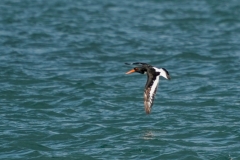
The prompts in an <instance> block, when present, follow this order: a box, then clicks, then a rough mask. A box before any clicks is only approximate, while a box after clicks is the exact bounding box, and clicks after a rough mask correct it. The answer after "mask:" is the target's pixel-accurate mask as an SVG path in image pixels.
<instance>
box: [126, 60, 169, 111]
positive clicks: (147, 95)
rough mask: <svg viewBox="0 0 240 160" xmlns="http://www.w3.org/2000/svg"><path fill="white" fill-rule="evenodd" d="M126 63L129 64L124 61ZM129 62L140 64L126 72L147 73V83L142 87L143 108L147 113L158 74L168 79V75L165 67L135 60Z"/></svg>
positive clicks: (151, 103)
mask: <svg viewBox="0 0 240 160" xmlns="http://www.w3.org/2000/svg"><path fill="white" fill-rule="evenodd" d="M126 64H127V65H130V64H129V63H126ZM131 64H133V65H140V67H135V68H133V69H132V70H130V71H129V72H127V73H126V74H130V73H133V72H138V73H141V74H145V73H146V74H147V77H148V78H147V83H146V85H145V89H144V108H145V111H146V113H147V114H149V113H150V112H151V108H152V105H153V101H154V96H155V94H156V91H157V88H158V83H159V78H160V76H163V77H164V78H166V79H168V80H170V75H169V73H168V71H167V70H166V69H165V68H156V67H153V66H151V65H149V64H147V63H140V62H135V63H131Z"/></svg>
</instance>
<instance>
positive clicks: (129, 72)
mask: <svg viewBox="0 0 240 160" xmlns="http://www.w3.org/2000/svg"><path fill="white" fill-rule="evenodd" d="M133 72H135V70H134V69H132V70H130V71H128V72H127V73H126V74H131V73H133Z"/></svg>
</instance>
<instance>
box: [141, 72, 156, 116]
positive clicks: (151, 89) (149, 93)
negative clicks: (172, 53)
mask: <svg viewBox="0 0 240 160" xmlns="http://www.w3.org/2000/svg"><path fill="white" fill-rule="evenodd" d="M158 83H159V75H148V80H147V83H146V86H145V90H144V108H145V111H146V113H147V114H149V113H150V112H151V108H152V105H153V101H154V96H155V94H156V91H157V88H158Z"/></svg>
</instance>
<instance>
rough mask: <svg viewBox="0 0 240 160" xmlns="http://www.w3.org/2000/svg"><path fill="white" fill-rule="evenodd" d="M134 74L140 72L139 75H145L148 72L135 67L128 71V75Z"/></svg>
mask: <svg viewBox="0 0 240 160" xmlns="http://www.w3.org/2000/svg"><path fill="white" fill-rule="evenodd" d="M133 72H138V73H141V74H144V73H146V72H147V70H146V69H145V68H143V67H135V68H133V69H132V70H130V71H128V72H127V73H126V74H131V73H133Z"/></svg>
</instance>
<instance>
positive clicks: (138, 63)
mask: <svg viewBox="0 0 240 160" xmlns="http://www.w3.org/2000/svg"><path fill="white" fill-rule="evenodd" d="M125 64H126V65H141V66H143V65H145V66H149V67H151V65H150V64H147V63H142V62H134V63H125Z"/></svg>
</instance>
